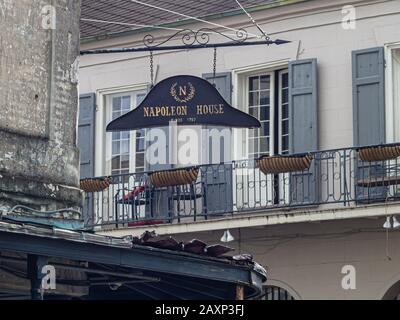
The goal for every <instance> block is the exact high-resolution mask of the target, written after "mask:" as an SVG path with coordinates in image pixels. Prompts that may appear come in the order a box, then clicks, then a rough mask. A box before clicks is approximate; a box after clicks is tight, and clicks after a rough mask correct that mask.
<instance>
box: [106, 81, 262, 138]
mask: <svg viewBox="0 0 400 320" xmlns="http://www.w3.org/2000/svg"><path fill="white" fill-rule="evenodd" d="M171 121H176V123H177V124H178V125H211V126H226V127H236V128H259V127H260V126H261V124H260V122H259V121H258V120H257V119H256V118H254V117H253V116H250V115H249V114H247V113H244V112H242V111H240V110H238V109H236V108H233V107H232V106H230V105H229V103H227V102H226V101H225V100H224V98H223V97H222V96H221V95H220V94H219V92H218V91H217V89H216V88H215V87H214V86H213V85H212V84H211V83H209V82H208V81H207V80H204V79H202V78H199V77H195V76H186V75H181V76H174V77H170V78H167V79H165V80H163V81H161V82H160V83H158V84H157V85H156V86H155V87H154V88H153V89H152V90H151V91H150V92H149V94H148V95H147V96H146V98H145V99H144V100H143V102H142V103H141V104H140V105H139V106H138V107H137V108H135V109H134V110H132V111H130V112H128V113H126V114H124V115H123V116H121V117H119V118H117V119H115V120H113V121H112V122H110V123H109V124H108V126H107V131H124V130H136V129H143V128H151V127H165V126H168V125H169V124H170V122H171Z"/></svg>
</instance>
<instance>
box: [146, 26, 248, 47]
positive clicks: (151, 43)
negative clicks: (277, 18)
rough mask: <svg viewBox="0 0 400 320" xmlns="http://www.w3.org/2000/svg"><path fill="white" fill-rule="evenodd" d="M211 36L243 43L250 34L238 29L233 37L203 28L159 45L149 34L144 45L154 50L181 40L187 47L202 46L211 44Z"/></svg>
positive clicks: (178, 35) (171, 37) (175, 36)
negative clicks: (178, 39) (175, 40)
mask: <svg viewBox="0 0 400 320" xmlns="http://www.w3.org/2000/svg"><path fill="white" fill-rule="evenodd" d="M211 36H222V37H224V38H226V39H228V40H230V41H232V42H233V43H243V42H245V41H246V40H247V39H248V33H247V31H246V30H245V29H238V30H237V31H236V34H234V35H232V34H225V33H221V32H219V31H216V30H213V29H209V28H202V29H199V30H197V31H194V30H190V29H184V30H180V31H178V32H176V33H175V34H173V35H172V36H170V37H168V38H167V39H165V40H163V41H160V42H158V43H157V42H156V38H155V37H154V36H153V35H151V34H147V35H146V36H144V38H143V44H144V45H145V46H146V47H147V48H149V49H152V48H157V47H160V46H162V45H164V44H166V43H168V42H169V41H171V40H173V39H176V38H180V40H181V42H182V44H183V45H184V46H186V47H190V46H192V45H200V46H202V45H208V44H210V41H211V38H212V37H211Z"/></svg>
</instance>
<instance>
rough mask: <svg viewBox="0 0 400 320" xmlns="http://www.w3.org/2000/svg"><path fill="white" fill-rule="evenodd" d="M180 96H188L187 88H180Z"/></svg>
mask: <svg viewBox="0 0 400 320" xmlns="http://www.w3.org/2000/svg"><path fill="white" fill-rule="evenodd" d="M179 95H180V96H186V86H183V87H182V86H179Z"/></svg>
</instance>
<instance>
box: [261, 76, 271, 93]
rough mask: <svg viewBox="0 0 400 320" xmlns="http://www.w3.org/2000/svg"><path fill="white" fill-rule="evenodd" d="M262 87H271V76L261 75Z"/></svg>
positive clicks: (263, 88)
mask: <svg viewBox="0 0 400 320" xmlns="http://www.w3.org/2000/svg"><path fill="white" fill-rule="evenodd" d="M260 89H261V90H265V89H270V76H261V77H260Z"/></svg>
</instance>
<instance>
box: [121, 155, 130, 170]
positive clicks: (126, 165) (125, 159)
mask: <svg viewBox="0 0 400 320" xmlns="http://www.w3.org/2000/svg"><path fill="white" fill-rule="evenodd" d="M121 168H122V169H129V155H123V156H121Z"/></svg>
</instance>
